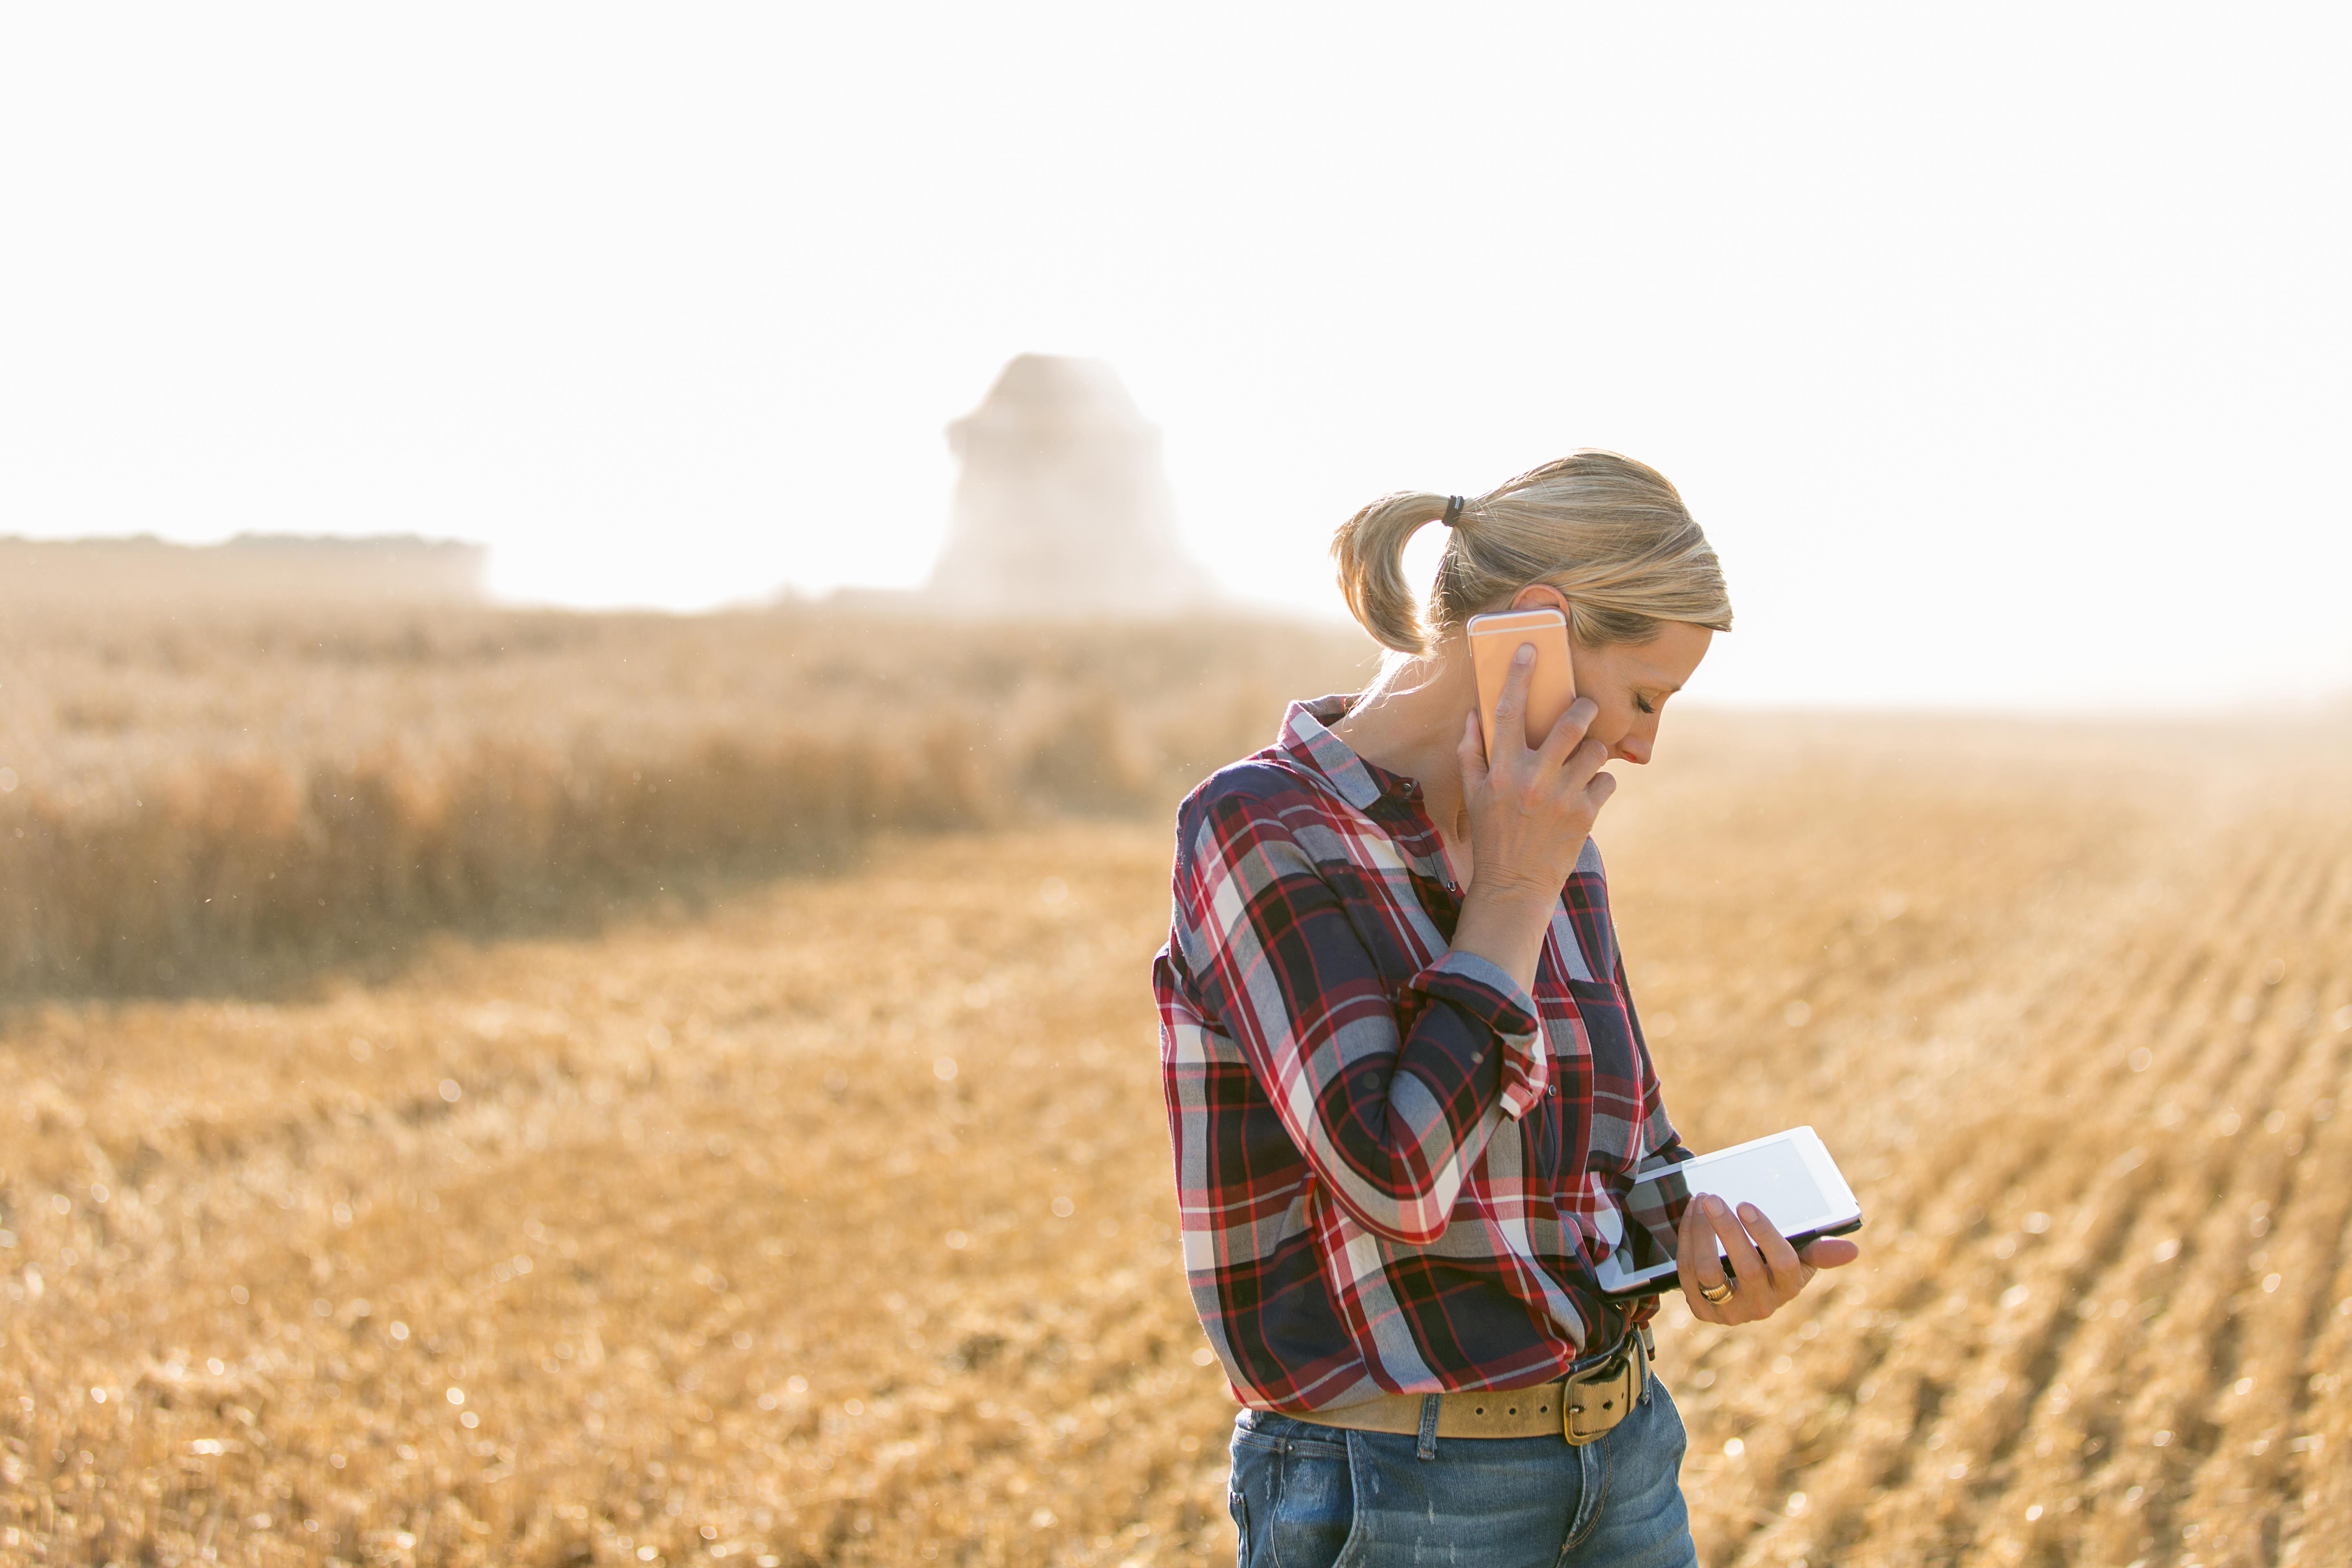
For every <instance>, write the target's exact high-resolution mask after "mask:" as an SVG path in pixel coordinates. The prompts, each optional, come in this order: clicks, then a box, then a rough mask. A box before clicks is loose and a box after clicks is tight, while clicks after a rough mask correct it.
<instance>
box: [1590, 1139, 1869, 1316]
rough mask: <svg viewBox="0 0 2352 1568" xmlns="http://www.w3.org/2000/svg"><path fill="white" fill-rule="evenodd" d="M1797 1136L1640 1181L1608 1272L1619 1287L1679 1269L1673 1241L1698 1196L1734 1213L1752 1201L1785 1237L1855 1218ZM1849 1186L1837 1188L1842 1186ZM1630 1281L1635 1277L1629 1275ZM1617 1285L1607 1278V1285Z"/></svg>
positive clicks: (1848, 1199)
mask: <svg viewBox="0 0 2352 1568" xmlns="http://www.w3.org/2000/svg"><path fill="white" fill-rule="evenodd" d="M1797 1137H1798V1135H1797V1134H1794V1133H1783V1134H1780V1135H1779V1136H1777V1137H1772V1138H1766V1139H1759V1141H1757V1142H1754V1143H1748V1144H1742V1145H1740V1146H1739V1147H1738V1148H1734V1149H1727V1150H1724V1151H1723V1152H1720V1153H1716V1154H1705V1155H1701V1156H1700V1157H1698V1158H1697V1159H1696V1160H1690V1161H1685V1163H1682V1164H1679V1165H1672V1166H1669V1167H1667V1168H1666V1169H1665V1170H1663V1171H1660V1172H1658V1173H1656V1174H1654V1175H1652V1176H1650V1177H1649V1178H1647V1179H1646V1180H1643V1181H1640V1182H1636V1183H1635V1184H1633V1190H1632V1191H1631V1192H1630V1193H1628V1194H1626V1200H1625V1210H1626V1215H1627V1218H1628V1219H1629V1220H1630V1221H1631V1222H1632V1223H1631V1224H1629V1225H1626V1226H1624V1227H1623V1228H1622V1237H1620V1238H1617V1245H1616V1247H1614V1249H1613V1252H1612V1257H1611V1258H1610V1260H1609V1261H1610V1263H1612V1264H1613V1265H1614V1266H1615V1267H1614V1268H1610V1269H1608V1270H1607V1272H1608V1273H1611V1274H1615V1275H1618V1276H1620V1281H1622V1284H1631V1283H1634V1282H1637V1281H1638V1280H1639V1279H1642V1278H1643V1277H1644V1276H1647V1275H1650V1274H1652V1273H1653V1272H1654V1271H1671V1270H1672V1269H1673V1268H1674V1266H1675V1232H1676V1227H1677V1226H1680V1225H1681V1224H1682V1218H1683V1212H1684V1211H1685V1209H1687V1208H1688V1207H1689V1206H1690V1199H1691V1194H1692V1193H1693V1192H1694V1191H1696V1192H1702V1193H1713V1194H1715V1195H1716V1196H1717V1197H1719V1198H1721V1199H1723V1200H1724V1201H1725V1202H1726V1203H1728V1204H1730V1205H1732V1206H1733V1207H1734V1208H1737V1207H1738V1205H1741V1204H1754V1205H1756V1206H1757V1207H1758V1208H1760V1209H1762V1210H1763V1211H1764V1213H1765V1214H1766V1215H1769V1217H1770V1219H1771V1221H1772V1223H1773V1224H1774V1225H1775V1226H1778V1227H1779V1228H1780V1233H1781V1234H1782V1235H1783V1236H1801V1235H1804V1234H1806V1233H1808V1232H1813V1231H1819V1230H1822V1229H1824V1228H1826V1227H1828V1226H1835V1225H1840V1224H1843V1223H1844V1222H1845V1221H1846V1220H1848V1219H1850V1218H1852V1217H1853V1215H1854V1213H1855V1211H1854V1208H1853V1197H1852V1195H1851V1194H1847V1193H1844V1192H1843V1191H1841V1192H1839V1193H1837V1194H1830V1193H1827V1192H1824V1191H1823V1190H1822V1184H1821V1182H1820V1181H1819V1180H1817V1179H1816V1178H1815V1176H1814V1174H1813V1172H1812V1170H1811V1167H1810V1165H1809V1164H1808V1163H1807V1161H1806V1159H1805V1156H1804V1152H1803V1150H1802V1149H1801V1148H1800V1146H1799V1144H1798V1141H1797ZM1843 1185H1844V1184H1843V1182H1841V1183H1839V1186H1840V1187H1841V1188H1843ZM1628 1277H1630V1278H1628ZM1620 1281H1612V1280H1606V1279H1604V1281H1603V1283H1604V1285H1619V1284H1620Z"/></svg>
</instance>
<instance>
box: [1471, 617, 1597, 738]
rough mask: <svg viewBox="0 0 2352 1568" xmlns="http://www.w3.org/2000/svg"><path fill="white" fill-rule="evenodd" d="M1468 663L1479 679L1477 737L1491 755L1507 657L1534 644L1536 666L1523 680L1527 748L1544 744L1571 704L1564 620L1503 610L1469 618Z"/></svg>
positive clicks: (1572, 674)
mask: <svg viewBox="0 0 2352 1568" xmlns="http://www.w3.org/2000/svg"><path fill="white" fill-rule="evenodd" d="M1468 630H1469V633H1470V664H1471V668H1473V669H1475V671H1476V672H1477V676H1478V733H1479V735H1480V736H1481V737H1482V738H1484V740H1485V742H1486V754H1487V755H1488V756H1490V757H1491V756H1493V755H1494V754H1495V704H1496V702H1497V701H1499V700H1501V698H1502V695H1503V682H1504V681H1505V680H1507V679H1509V678H1510V674H1511V658H1512V656H1514V655H1515V654H1517V652H1518V651H1519V648H1520V647H1522V646H1523V645H1525V644H1527V643H1533V644H1535V645H1536V667H1535V668H1534V669H1533V670H1532V671H1531V672H1529V675H1528V747H1529V748H1530V749H1532V748H1534V747H1537V746H1540V745H1542V744H1543V743H1544V737H1545V736H1547V735H1549V734H1550V733H1551V727H1552V726H1553V725H1554V724H1557V723H1559V716H1560V715H1561V714H1563V713H1565V712H1567V711H1568V705H1569V704H1570V703H1571V702H1573V701H1575V700H1576V669H1575V667H1574V666H1573V665H1572V664H1570V661H1569V657H1568V617H1567V616H1563V615H1561V614H1560V613H1559V611H1558V610H1550V609H1543V610H1503V611H1499V612H1497V613H1496V614H1494V615H1491V616H1471V617H1470V625H1469V627H1468Z"/></svg>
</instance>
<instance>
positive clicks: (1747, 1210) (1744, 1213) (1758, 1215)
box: [1739, 1204, 1764, 1219]
mask: <svg viewBox="0 0 2352 1568" xmlns="http://www.w3.org/2000/svg"><path fill="white" fill-rule="evenodd" d="M1739 1217H1740V1218H1741V1219H1762V1218H1763V1217H1764V1211H1763V1210H1762V1209H1759V1208H1758V1207H1757V1206H1756V1205H1754V1204H1741V1205H1739Z"/></svg>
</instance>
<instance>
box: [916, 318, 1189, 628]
mask: <svg viewBox="0 0 2352 1568" xmlns="http://www.w3.org/2000/svg"><path fill="white" fill-rule="evenodd" d="M948 445H949V446H950V447H951V448H952V449H953V450H954V452H955V455H956V457H957V458H958V459H959V460H960V461H961V464H962V473H961V478H959V479H958V480H957V482H956V490H955V503H954V512H953V516H952V518H951V520H950V524H949V528H948V542H947V547H946V549H945V550H944V551H942V552H941V553H940V561H939V564H938V565H937V566H935V567H934V568H933V569H932V571H931V576H930V581H929V584H927V585H926V586H925V588H924V590H923V597H924V598H925V599H926V600H928V601H929V602H930V603H932V604H934V605H940V606H941V607H944V608H950V609H954V610H960V611H963V612H965V613H968V614H978V615H1022V616H1039V615H1043V616H1156V615H1170V614H1174V613H1176V612H1179V611H1182V610H1186V609H1191V608H1193V607H1195V606H1198V605H1205V604H1208V603H1209V602H1211V601H1212V600H1213V598H1214V597H1215V596H1216V590H1215V587H1214V585H1213V584H1212V582H1211V581H1210V578H1209V575H1208V574H1207V573H1206V572H1204V571H1203V570H1202V568H1201V566H1200V565H1199V564H1198V563H1195V562H1194V561H1192V559H1191V558H1189V557H1188V556H1186V555H1185V553H1184V552H1183V550H1182V548H1181V545H1180V544H1179V543H1178V542H1177V537H1176V512H1175V501H1174V496H1173V494H1172V492H1171V490H1170V489H1169V486H1168V476H1167V473H1166V470H1165V469H1164V468H1162V466H1161V463H1160V431H1159V428H1158V426H1153V425H1151V424H1150V423H1148V422H1147V421H1146V420H1145V419H1144V417H1143V415H1142V413H1141V411H1140V410H1139V409H1138V408H1137V407H1136V405H1135V400H1134V399H1133V398H1131V397H1129V395H1128V393H1127V388H1126V387H1125V386H1123V385H1121V384H1120V383H1119V379H1118V373H1117V372H1115V371H1113V370H1112V369H1111V367H1110V366H1109V365H1108V364H1106V363H1103V362H1102V361H1100V360H1091V359H1064V358H1060V357H1057V356H1055V355H1051V354H1022V355H1020V356H1019V357H1018V358H1016V359H1014V360H1013V363H1010V364H1008V365H1006V366H1005V367H1004V371H1003V374H1001V375H999V376H998V377H997V378H996V384H995V385H994V386H992V387H990V388H989V390H988V395H987V396H986V397H984V398H982V400H981V405H980V406H979V407H978V408H977V409H975V410H973V411H972V412H971V414H970V415H969V416H965V417H964V418H961V419H959V420H957V421H956V422H955V423H954V424H952V425H950V426H948Z"/></svg>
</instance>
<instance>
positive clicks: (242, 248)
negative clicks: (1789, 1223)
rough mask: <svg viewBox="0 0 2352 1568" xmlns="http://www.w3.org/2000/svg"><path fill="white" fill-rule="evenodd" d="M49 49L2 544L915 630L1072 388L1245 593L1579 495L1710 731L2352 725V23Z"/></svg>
mask: <svg viewBox="0 0 2352 1568" xmlns="http://www.w3.org/2000/svg"><path fill="white" fill-rule="evenodd" d="M1635 9H1636V8H1633V7H1608V8H1601V7H1592V8H1579V7H1570V6H1565V5H1538V6H1526V7H1515V6H1508V5H1479V6H1475V7H1474V6H1429V5H1366V4H1353V5H1345V6H1339V5H1328V6H1325V5H1318V6H1308V5H1279V6H1277V5H1181V6H1171V5H1153V6H1145V5H1105V4H1101V3H1099V0H1095V3H1089V4H1084V5H1068V6H1036V5H952V6H950V5H941V6H937V7H914V6H887V5H871V6H859V5H756V6H754V5H740V6H725V5H695V6H677V5H650V4H647V5H636V6H613V5H597V6H583V5H562V6H554V5H549V6H525V5H499V6H484V5H464V6H431V5H418V4H411V5H400V6H391V7H357V6H317V5H289V6H285V7H280V8H261V7H248V6H236V5H205V6H189V7H160V6H159V7H152V8H147V9H143V10H134V9H132V8H128V7H116V6H98V5H71V6H47V7H33V6H18V7H12V8H10V9H8V10H7V11H5V12H4V13H0V212H5V215H6V216H5V225H6V240H5V244H0V532H18V533H29V534H36V535H63V534H73V533H83V532H105V533H121V532H134V531H152V532H156V533H161V534H163V535H166V536H168V537H172V538H177V539H185V540H208V539H217V538H221V537H225V536H226V535H227V534H230V533H233V532H236V531H240V530H248V529H251V530H268V531H302V532H337V533H347V532H374V531H421V532H425V533H430V534H436V535H455V536H462V537H468V538H475V539H481V540H486V541H488V542H489V543H490V544H491V546H492V548H493V557H492V560H493V567H492V572H493V577H494V581H495V583H496V584H497V586H498V587H499V589H500V590H501V591H502V592H504V593H506V594H508V595H513V596H516V597H520V598H525V599H532V600H551V601H557V602H562V603H572V604H583V605H585V604H611V603H650V604H657V605H674V606H681V607H691V606H698V605H709V604H713V603H718V602H721V601H726V600H740V599H744V598H751V597H757V596H760V595H765V594H767V593H769V592H771V591H772V590H773V589H774V588H776V587H777V586H778V585H779V584H782V583H784V582H787V581H789V582H792V583H793V584H798V585H800V586H802V587H803V588H804V589H822V588H825V587H828V586H831V585H834V584H843V583H865V584H911V583H913V582H916V581H919V579H920V577H921V576H922V574H923V573H924V571H925V570H926V568H927V567H928V565H929V561H930V559H931V556H932V554H933V552H935V551H936V549H937V547H938V544H939V542H940V538H941V535H942V531H943V529H944V525H945V521H946V513H947V505H948V496H949V490H950V485H951V483H952V480H953V473H952V469H951V466H950V460H949V457H948V453H947V449H946V446H945V443H944V440H943V437H942V434H941V428H942V426H945V425H946V424H947V422H948V421H949V420H950V419H952V418H954V417H956V416H960V415H961V414H963V413H965V412H967V411H968V410H969V409H970V408H971V406H972V405H974V404H975V403H976V402H977V401H978V400H979V398H980V396H981V395H982V393H983V392H984V391H985V390H986V388H987V386H988V384H989V383H990V381H991V380H992V378H993V376H994V375H995V374H996V372H997V370H998V369H999V367H1000V366H1001V365H1002V364H1003V362H1004V361H1005V360H1006V359H1008V358H1009V357H1010V356H1012V355H1013V354H1014V353H1020V352H1023V351H1024V350H1034V351H1040V352H1046V353H1084V354H1095V355H1100V356H1102V357H1104V358H1107V359H1108V360H1110V361H1111V362H1112V363H1114V364H1115V365H1116V366H1117V367H1118V370H1119V371H1120V373H1121V374H1123V375H1124V376H1125V377H1126V379H1127V381H1128V384H1129V386H1130V387H1131V388H1132V390H1133V391H1134V393H1135V395H1136V398H1137V400H1138V401H1139V404H1140V405H1142V407H1143V408H1144V410H1145V412H1146V414H1147V415H1149V416H1150V417H1151V418H1153V419H1155V420H1156V421H1158V422H1159V423H1160V425H1161V426H1163V427H1164V428H1165V430H1166V432H1167V446H1168V456H1169V463H1170V469H1171V478H1172V479H1173V482H1174V485H1175V488H1176V492H1177V499H1178V504H1179V507H1180V509H1181V517H1182V521H1183V525H1184V528H1185V531H1186V534H1187V537H1188V539H1189V540H1190V541H1191V542H1192V548H1194V549H1195V550H1196V551H1197V552H1198V553H1199V554H1200V555H1201V557H1202V559H1203V560H1204V561H1206V562H1207V563H1209V564H1210V565H1211V567H1212V568H1213V570H1214V571H1215V572H1216V573H1217V574H1219V575H1220V576H1221V577H1222V578H1223V580H1224V581H1225V582H1226V583H1227V584H1230V585H1231V586H1232V588H1233V590H1234V592H1235V593H1236V594H1237V595H1245V596H1247V597H1250V598H1254V599H1256V600H1260V601H1267V602H1273V603H1278V604H1283V605H1298V606H1304V607H1311V608H1316V609H1318V610H1321V611H1323V612H1325V613H1330V612H1332V611H1334V610H1335V609H1336V607H1337V603H1338V601H1337V595H1336V594H1335V593H1334V591H1333V590H1332V588H1331V586H1330V580H1329V572H1328V565H1327V564H1326V562H1325V557H1324V548H1325V545H1326V542H1328V538H1329V534H1330V531H1331V528H1332V526H1333V525H1334V524H1335V523H1337V522H1338V521H1339V520H1340V519H1341V518H1343V517H1344V516H1346V515H1347V514H1348V513H1349V512H1350V511H1352V510H1354V509H1355V508H1356V507H1357V506H1359V505H1360V504H1361V503H1362V502H1364V501H1366V500H1370V499H1371V498H1372V497H1374V496H1377V495H1379V494H1381V493H1383V492H1385V491H1388V490H1391V489H1406V488H1411V489H1435V490H1441V491H1444V490H1463V491H1476V490H1479V489H1486V488H1487V487H1488V486H1491V485H1493V484H1494V483H1496V481H1498V480H1500V479H1504V478H1506V477H1507V476H1509V475H1510V474H1512V473H1515V472H1517V471H1518V470H1520V469H1523V468H1528V467H1531V466H1533V465H1534V464H1536V463H1538V462H1539V461H1542V460H1544V459H1546V458H1551V457H1554V456H1556V455H1559V453H1561V452H1564V451H1566V450H1569V449H1570V448H1573V447H1580V446H1603V447H1615V448H1617V449H1619V450H1622V451H1625V452H1629V453H1632V454H1633V455H1634V456H1636V457H1640V458H1643V459H1645V460H1646V461H1649V462H1651V463H1654V464H1655V465H1656V466H1657V467H1659V468H1662V469H1664V471H1665V472H1666V473H1667V474H1668V475H1670V476H1671V477H1673V478H1674V479H1675V480H1676V482H1677V483H1678V484H1679V485H1680V486H1681V487H1682V489H1683V491H1684V493H1685V498H1686V499H1687V500H1689V501H1690V503H1691V506H1692V509H1693V510H1694V511H1695V512H1696V514H1697V516H1698V518H1699V520H1700V521H1701V522H1703V523H1704V524H1705V525H1706V528H1707V530H1708V531H1709V533H1710V534H1711V535H1712V536H1713V537H1714V539H1715V541H1716V542H1717V545H1718V547H1719V548H1720V549H1721V551H1722V552H1723V555H1724V558H1725V563H1726V565H1727V570H1728V573H1729V574H1730V580H1731V585H1732V593H1733V597H1734V600H1735V603H1736V604H1737V605H1738V611H1739V629H1738V631H1737V632H1736V633H1734V634H1733V635H1732V636H1731V637H1727V638H1723V639H1719V642H1718V648H1717V654H1716V655H1715V656H1714V657H1712V658H1710V659H1709V661H1708V664H1707V666H1706V668H1705V669H1703V670H1702V671H1701V674H1700V677H1699V679H1698V682H1697V684H1696V686H1695V687H1694V689H1693V691H1694V695H1695V696H1704V697H1706V698H1708V699H1712V700H1718V701H1724V700H1729V701H1746V702H1792V701H1801V702H1866V703H1895V704H1906V705H1908V704H1971V705H1994V706H2003V707H2017V706H2031V707H2043V708H2046V707H2054V706H2073V705H2081V704H2097V703H2115V702H2121V703H2130V704H2134V705H2164V704H2168V703H2173V702H2179V701H2184V700H2185V701H2190V702H2197V703H2210V702H2216V701H2227V702H2232V703H2238V702H2250V701H2251V702H2271V701H2277V700H2296V699H2305V698H2309V697H2311V696H2314V695H2318V694H2323V693H2327V692H2340V691H2343V690H2346V689H2352V605H2347V584H2352V526H2347V525H2352V515H2347V513H2352V505H2347V492H2346V487H2345V468H2344V459H2345V458H2346V455H2347V454H2346V446H2347V441H2346V434H2347V428H2352V420H2347V416H2352V406H2347V404H2352V396H2347V374H2348V373H2347V366H2352V329H2348V326H2347V288H2346V282H2345V280H2346V279H2347V278H2352V202H2347V191H2352V93H2347V92H2346V91H2345V90H2344V82H2345V80H2346V78H2347V68H2352V49H2347V44H2352V20H2347V18H2352V12H2347V10H2345V9H2344V8H2342V7H2331V6H2312V7H2309V8H2302V9H2298V8H2295V7H2292V6H2284V5H2282V6H2260V7H2254V6H2216V5H2200V6H2178V7H2165V6H2154V5H2130V6H2114V7H2097V6H2092V5H2068V6H2049V5H2020V6H2014V7H2009V8H1994V7H1982V6H1968V7H1959V6H1932V7H1931V6H1925V5H1909V6H1885V5H1853V6H1843V7H1822V6H1807V7H1796V6H1786V5H1782V6H1771V7H1745V6H1743V7H1732V6H1727V5H1695V6H1683V7H1676V8H1674V10H1673V12H1672V13H1671V14H1670V15H1669V14H1665V13H1664V11H1663V10H1662V8H1642V12H1641V14H1638V15H1637V14H1634V13H1635Z"/></svg>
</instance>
